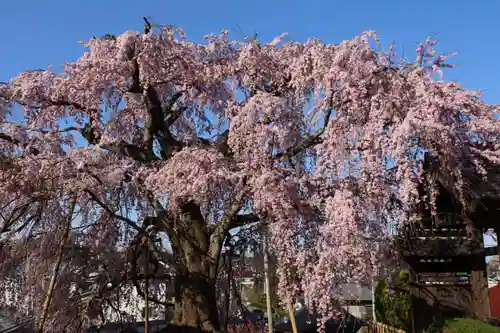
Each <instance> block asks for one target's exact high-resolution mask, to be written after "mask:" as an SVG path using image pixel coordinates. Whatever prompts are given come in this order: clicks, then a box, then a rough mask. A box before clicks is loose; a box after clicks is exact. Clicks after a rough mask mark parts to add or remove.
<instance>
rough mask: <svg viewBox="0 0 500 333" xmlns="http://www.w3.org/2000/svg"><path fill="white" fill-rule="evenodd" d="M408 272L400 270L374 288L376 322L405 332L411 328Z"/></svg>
mask: <svg viewBox="0 0 500 333" xmlns="http://www.w3.org/2000/svg"><path fill="white" fill-rule="evenodd" d="M408 282H409V272H408V271H407V270H401V271H400V272H397V273H396V274H394V276H392V279H391V280H389V279H384V280H382V281H380V282H379V283H378V284H377V286H376V287H375V315H376V317H377V318H376V319H377V321H378V322H381V323H383V324H386V325H389V326H392V327H396V328H399V329H402V330H405V331H409V330H410V328H411V314H410V306H411V304H410V293H409V288H408Z"/></svg>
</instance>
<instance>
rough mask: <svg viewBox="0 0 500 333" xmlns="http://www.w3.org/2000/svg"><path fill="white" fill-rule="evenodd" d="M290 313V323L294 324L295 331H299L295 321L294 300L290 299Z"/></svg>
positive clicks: (294, 332)
mask: <svg viewBox="0 0 500 333" xmlns="http://www.w3.org/2000/svg"><path fill="white" fill-rule="evenodd" d="M288 313H289V315H290V323H291V324H292V331H293V333H297V323H296V322H295V312H294V311H293V306H292V302H291V301H288Z"/></svg>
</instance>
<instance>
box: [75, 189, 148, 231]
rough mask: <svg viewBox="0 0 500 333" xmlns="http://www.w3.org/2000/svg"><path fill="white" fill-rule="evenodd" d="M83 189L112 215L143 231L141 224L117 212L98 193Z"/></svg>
mask: <svg viewBox="0 0 500 333" xmlns="http://www.w3.org/2000/svg"><path fill="white" fill-rule="evenodd" d="M83 191H84V192H85V193H87V194H88V195H89V196H90V197H91V198H92V200H93V201H95V202H96V203H97V204H98V205H99V206H101V208H102V209H104V210H105V211H106V212H107V213H108V214H110V215H111V216H112V217H114V218H116V219H118V220H120V221H123V222H125V223H126V224H127V225H128V226H130V227H131V228H133V229H135V230H136V231H141V228H139V226H137V224H136V223H135V222H134V221H132V220H131V219H129V218H126V217H124V216H122V215H118V214H116V213H115V212H114V211H113V210H112V209H111V208H110V207H109V206H108V205H107V204H105V203H104V202H103V201H102V200H101V199H99V197H98V196H97V195H96V194H94V193H93V192H92V191H91V190H89V189H85V190H83Z"/></svg>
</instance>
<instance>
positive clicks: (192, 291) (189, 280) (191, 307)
mask: <svg viewBox="0 0 500 333" xmlns="http://www.w3.org/2000/svg"><path fill="white" fill-rule="evenodd" d="M204 273H208V272H197V271H190V270H189V271H187V272H185V273H184V274H179V275H177V276H176V278H175V313H174V320H173V324H175V325H179V326H182V327H185V328H187V327H189V328H198V329H200V330H201V331H202V332H219V331H220V325H219V315H218V312H217V302H216V288H215V280H214V279H210V278H207V275H206V274H204Z"/></svg>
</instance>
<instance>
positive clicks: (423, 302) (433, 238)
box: [397, 156, 500, 333]
mask: <svg viewBox="0 0 500 333" xmlns="http://www.w3.org/2000/svg"><path fill="white" fill-rule="evenodd" d="M463 168H464V169H463V171H462V174H463V180H464V183H463V184H464V185H463V191H462V194H460V193H459V191H457V190H456V189H455V188H456V186H455V185H456V181H457V180H456V179H453V177H452V176H450V175H446V174H443V171H442V170H443V169H442V168H440V166H439V161H438V160H431V159H430V158H429V157H428V156H426V158H425V162H424V172H426V173H427V175H428V176H429V177H428V178H427V179H432V181H433V182H434V186H435V187H434V188H437V197H436V206H435V207H436V210H437V215H435V216H431V213H430V209H429V208H428V207H429V206H428V201H427V202H426V200H425V199H424V200H423V202H422V203H421V204H419V205H418V207H416V209H418V216H419V218H418V221H417V222H413V223H409V224H408V225H407V226H405V229H404V230H402V231H401V232H400V235H399V237H398V239H397V246H398V248H399V250H400V253H401V255H402V256H403V259H404V261H405V262H406V264H407V265H408V266H409V267H410V290H411V300H412V301H411V302H412V304H411V309H412V310H411V311H412V323H411V325H412V328H413V332H415V333H420V332H424V331H425V330H426V329H427V328H428V327H429V326H430V325H433V326H434V327H436V326H437V327H439V326H441V325H442V324H443V323H444V320H445V319H446V318H450V317H472V318H476V319H480V320H483V321H487V320H488V319H489V318H490V302H489V295H488V282H487V274H486V262H485V257H486V256H491V255H496V254H498V249H497V247H494V248H485V247H484V243H483V232H485V231H486V230H487V229H494V230H495V232H496V233H497V234H500V186H499V184H500V177H499V176H500V168H498V167H496V166H489V167H488V168H487V172H488V173H487V175H486V177H483V176H481V175H480V173H479V172H478V170H476V169H475V166H474V164H473V163H472V161H471V162H470V163H468V164H464V165H463ZM428 185H429V184H426V183H425V182H424V184H423V185H422V187H421V189H420V191H421V195H422V198H425V195H426V194H427V193H426V190H424V189H425V188H429V187H428ZM461 195H464V196H465V197H463V198H464V199H465V200H460V196H461ZM427 197H428V195H427ZM464 201H465V202H466V203H467V205H466V207H464V205H463V204H461V203H460V202H464Z"/></svg>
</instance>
